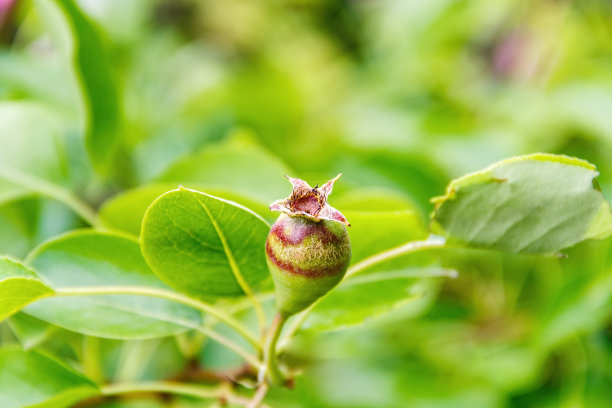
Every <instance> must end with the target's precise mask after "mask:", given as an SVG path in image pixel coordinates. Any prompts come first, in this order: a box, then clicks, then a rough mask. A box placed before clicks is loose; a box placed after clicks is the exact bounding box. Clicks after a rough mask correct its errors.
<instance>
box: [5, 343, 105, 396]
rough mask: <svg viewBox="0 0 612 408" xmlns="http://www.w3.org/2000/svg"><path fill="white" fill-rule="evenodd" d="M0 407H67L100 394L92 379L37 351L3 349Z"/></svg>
mask: <svg viewBox="0 0 612 408" xmlns="http://www.w3.org/2000/svg"><path fill="white" fill-rule="evenodd" d="M0 367H2V370H0V406H1V407H3V408H23V407H32V408H34V407H36V408H64V407H69V406H72V405H73V404H74V403H76V402H78V401H81V400H84V399H86V398H89V397H93V396H95V395H98V394H99V393H100V391H99V389H98V387H97V386H96V385H95V384H94V383H93V382H92V381H90V380H89V379H87V378H86V377H84V376H82V375H81V374H79V373H77V372H76V371H73V370H71V369H70V368H68V367H66V366H64V365H62V364H60V363H58V362H57V361H55V360H53V359H51V358H49V357H47V356H46V355H44V354H41V353H38V352H36V351H22V350H18V349H15V348H7V349H0Z"/></svg>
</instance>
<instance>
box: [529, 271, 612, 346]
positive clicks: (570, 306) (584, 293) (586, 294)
mask: <svg viewBox="0 0 612 408" xmlns="http://www.w3.org/2000/svg"><path fill="white" fill-rule="evenodd" d="M610 316H612V275H611V274H609V273H608V274H607V275H602V276H598V277H597V278H595V279H593V278H592V277H591V276H590V275H587V276H585V277H582V279H574V280H570V281H569V282H568V284H567V286H566V287H564V288H563V290H561V291H560V292H559V297H558V299H557V301H556V303H555V305H554V307H553V308H552V311H551V313H550V315H549V316H547V317H546V318H545V319H544V321H543V322H542V325H541V327H540V330H539V331H538V336H537V338H538V344H537V346H539V347H542V348H544V349H547V348H550V347H553V346H555V345H556V344H558V343H559V342H561V341H563V340H566V339H568V338H569V337H571V336H574V335H576V334H579V333H588V332H592V331H595V330H597V329H598V328H600V327H602V326H604V325H605V323H606V322H607V321H608V320H609V319H610Z"/></svg>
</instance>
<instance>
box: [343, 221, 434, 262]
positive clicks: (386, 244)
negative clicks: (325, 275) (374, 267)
mask: <svg viewBox="0 0 612 408" xmlns="http://www.w3.org/2000/svg"><path fill="white" fill-rule="evenodd" d="M344 215H345V216H346V218H347V219H348V220H349V221H350V223H351V228H349V229H348V232H349V236H350V238H351V247H352V251H351V252H352V253H351V264H355V263H357V262H359V261H361V260H363V259H365V258H367V257H369V256H371V255H374V254H377V253H379V252H382V251H384V250H387V249H389V248H393V247H396V246H398V245H401V244H403V243H404V242H407V241H413V240H417V239H424V238H426V237H427V235H428V232H427V230H426V228H425V225H424V223H423V221H422V220H421V218H420V216H419V215H418V214H417V213H416V212H415V211H411V210H404V211H355V212H353V211H345V212H344Z"/></svg>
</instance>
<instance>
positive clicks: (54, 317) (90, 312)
mask: <svg viewBox="0 0 612 408" xmlns="http://www.w3.org/2000/svg"><path fill="white" fill-rule="evenodd" d="M28 261H29V263H30V264H31V265H32V266H33V267H34V268H35V270H36V271H37V272H38V274H39V275H40V276H41V277H42V278H43V279H45V281H47V282H48V283H49V284H50V285H51V286H52V287H53V288H55V289H58V290H59V289H61V288H70V287H83V286H87V287H95V286H143V287H154V288H167V287H166V285H164V284H163V283H162V282H161V281H160V280H159V279H158V278H157V276H155V274H154V273H153V272H152V271H151V270H150V269H149V267H148V266H147V264H146V263H145V261H144V259H143V257H142V254H141V253H140V247H139V245H138V242H137V241H136V240H133V239H129V238H126V237H123V236H120V235H116V234H111V233H102V232H96V231H76V232H71V233H68V234H66V235H64V236H62V237H59V238H57V239H54V240H52V241H49V242H47V243H45V244H43V245H41V246H40V247H39V248H38V249H36V250H35V251H34V252H33V253H32V254H31V255H30V257H29V259H28ZM25 312H26V313H28V314H31V315H33V316H35V317H37V318H39V319H41V320H44V321H47V322H49V323H52V324H55V325H58V326H60V327H64V328H66V329H68V330H72V331H75V332H78V333H83V334H87V335H93V336H99V337H108V338H116V339H133V338H151V337H159V336H166V335H170V334H174V333H178V332H181V331H184V330H185V327H194V326H196V325H199V324H200V323H201V316H200V314H199V313H198V312H197V311H195V310H192V309H190V308H188V307H186V306H183V305H180V304H176V303H174V302H170V301H167V300H164V299H157V298H152V297H146V296H128V295H104V296H78V297H54V298H49V299H43V300H41V301H39V302H37V303H34V304H32V305H30V306H28V307H27V308H26V309H25Z"/></svg>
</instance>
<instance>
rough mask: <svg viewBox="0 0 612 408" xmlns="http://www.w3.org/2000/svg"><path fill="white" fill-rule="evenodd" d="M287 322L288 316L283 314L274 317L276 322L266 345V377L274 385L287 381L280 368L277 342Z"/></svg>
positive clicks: (273, 322) (269, 333)
mask: <svg viewBox="0 0 612 408" xmlns="http://www.w3.org/2000/svg"><path fill="white" fill-rule="evenodd" d="M286 321H287V316H285V315H283V314H281V313H276V316H274V320H273V321H272V325H271V326H270V330H269V331H268V336H267V338H266V344H265V346H264V356H263V357H264V370H265V375H266V376H267V377H268V380H269V381H270V384H272V385H282V383H283V382H284V380H285V376H284V375H283V373H282V372H281V370H280V368H279V367H278V360H277V355H276V342H277V341H278V338H279V337H280V334H281V331H282V330H283V326H284V325H285V322H286ZM260 380H262V381H263V378H260Z"/></svg>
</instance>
